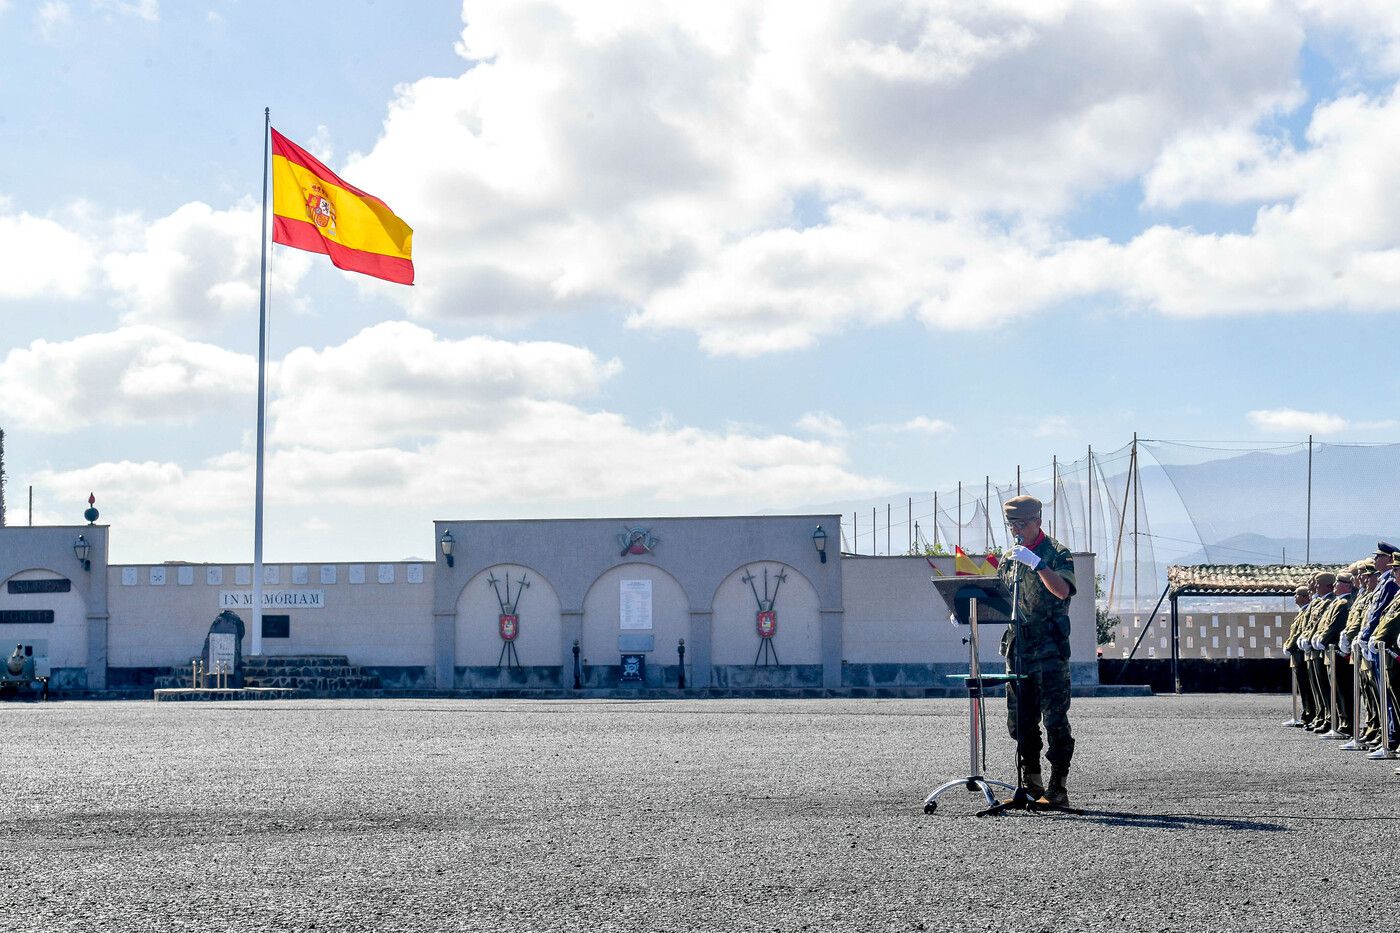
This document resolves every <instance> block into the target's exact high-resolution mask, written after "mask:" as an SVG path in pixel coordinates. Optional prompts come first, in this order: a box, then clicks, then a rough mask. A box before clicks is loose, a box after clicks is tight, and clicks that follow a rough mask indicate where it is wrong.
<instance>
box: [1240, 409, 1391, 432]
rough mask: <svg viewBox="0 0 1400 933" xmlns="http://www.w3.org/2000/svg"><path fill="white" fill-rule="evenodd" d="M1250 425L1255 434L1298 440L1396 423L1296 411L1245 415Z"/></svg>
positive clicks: (1263, 410)
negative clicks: (1261, 432)
mask: <svg viewBox="0 0 1400 933" xmlns="http://www.w3.org/2000/svg"><path fill="white" fill-rule="evenodd" d="M1247 417H1248V418H1249V422H1250V424H1252V425H1253V426H1254V427H1255V428H1256V429H1257V430H1260V431H1265V432H1268V433H1270V434H1285V435H1289V436H1292V437H1300V436H1302V435H1305V434H1342V433H1344V432H1348V431H1354V432H1364V431H1387V430H1392V429H1393V428H1395V426H1396V422H1395V421H1392V420H1387V421H1351V420H1349V419H1347V418H1345V417H1343V416H1342V415H1335V414H1331V413H1329V412H1325V411H1299V410H1297V409H1296V408H1270V409H1260V410H1256V411H1251V412H1249V413H1248V415H1247Z"/></svg>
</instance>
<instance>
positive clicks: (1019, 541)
mask: <svg viewBox="0 0 1400 933" xmlns="http://www.w3.org/2000/svg"><path fill="white" fill-rule="evenodd" d="M1016 543H1017V544H1025V543H1026V539H1025V538H1023V537H1021V536H1020V535H1017V536H1016Z"/></svg>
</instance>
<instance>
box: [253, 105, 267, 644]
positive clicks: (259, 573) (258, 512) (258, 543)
mask: <svg viewBox="0 0 1400 933" xmlns="http://www.w3.org/2000/svg"><path fill="white" fill-rule="evenodd" d="M271 130H272V109H271V108H270V107H264V108H263V187H262V227H261V228H259V230H258V236H259V238H260V239H261V240H262V276H261V280H260V282H259V285H258V441H257V448H258V451H257V466H256V467H255V468H254V480H253V611H252V613H251V615H252V629H253V632H252V636H253V638H252V653H253V656H254V657H256V656H257V655H260V654H262V608H263V607H262V601H263V454H264V451H265V443H266V437H267V428H266V416H267V162H268V147H269V146H270V145H271V141H272V135H271Z"/></svg>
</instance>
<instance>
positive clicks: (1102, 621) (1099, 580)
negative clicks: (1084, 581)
mask: <svg viewBox="0 0 1400 933" xmlns="http://www.w3.org/2000/svg"><path fill="white" fill-rule="evenodd" d="M1103 597H1104V589H1103V574H1099V575H1097V576H1095V577H1094V630H1095V632H1094V634H1095V637H1096V638H1097V639H1098V643H1099V644H1100V645H1107V644H1110V643H1111V642H1112V641H1113V639H1114V636H1116V635H1117V634H1118V626H1120V625H1122V624H1123V617H1122V616H1111V615H1109V614H1108V607H1107V606H1101V605H1099V600H1101V599H1103Z"/></svg>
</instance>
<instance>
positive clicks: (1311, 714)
mask: <svg viewBox="0 0 1400 933" xmlns="http://www.w3.org/2000/svg"><path fill="white" fill-rule="evenodd" d="M1315 602H1316V600H1312V599H1310V600H1308V602H1307V604H1306V605H1304V606H1303V607H1302V608H1301V609H1299V610H1298V614H1297V615H1296V616H1294V617H1293V625H1292V626H1290V627H1289V629H1288V638H1287V640H1285V641H1284V643H1283V650H1284V651H1287V652H1288V660H1289V663H1290V664H1291V665H1292V666H1293V670H1294V673H1295V674H1296V675H1297V678H1298V701H1299V703H1300V704H1301V705H1302V707H1303V723H1304V724H1305V725H1306V724H1308V723H1311V722H1312V721H1313V720H1314V719H1316V718H1317V704H1316V703H1314V702H1313V691H1312V677H1310V676H1309V675H1308V662H1307V658H1306V656H1305V655H1304V654H1303V649H1302V648H1301V647H1299V645H1298V642H1299V639H1300V636H1301V635H1302V633H1303V631H1304V629H1306V628H1307V627H1308V618H1309V616H1311V615H1312V613H1311V612H1310V610H1311V609H1312V607H1313V604H1314V603H1315Z"/></svg>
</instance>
